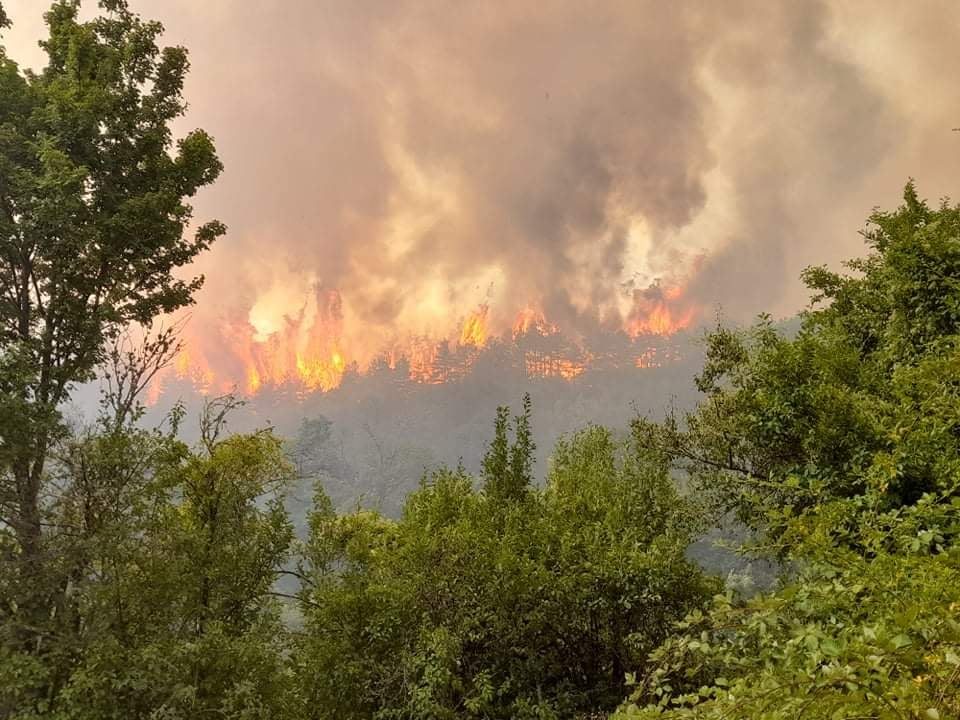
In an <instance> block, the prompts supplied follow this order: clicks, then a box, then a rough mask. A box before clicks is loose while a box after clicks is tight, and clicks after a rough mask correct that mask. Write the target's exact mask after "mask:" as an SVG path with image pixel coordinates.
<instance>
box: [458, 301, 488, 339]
mask: <svg viewBox="0 0 960 720" xmlns="http://www.w3.org/2000/svg"><path fill="white" fill-rule="evenodd" d="M489 309H490V308H489V307H488V306H487V305H486V304H483V305H481V306H480V307H478V308H477V309H476V310H474V311H473V312H472V313H470V315H468V316H467V319H466V321H464V323H463V329H462V330H461V331H460V344H461V345H473V346H474V347H478V348H481V347H483V346H484V345H485V344H486V343H487V311H488V310H489Z"/></svg>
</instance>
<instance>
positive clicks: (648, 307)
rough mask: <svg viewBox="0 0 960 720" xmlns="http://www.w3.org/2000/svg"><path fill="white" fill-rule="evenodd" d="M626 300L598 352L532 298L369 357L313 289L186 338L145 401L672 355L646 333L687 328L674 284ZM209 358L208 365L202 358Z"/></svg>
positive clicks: (531, 371)
mask: <svg viewBox="0 0 960 720" xmlns="http://www.w3.org/2000/svg"><path fill="white" fill-rule="evenodd" d="M630 300H631V307H630V310H629V312H628V314H627V316H626V317H625V318H624V322H623V330H624V331H625V332H622V333H619V334H617V333H614V334H613V335H610V337H612V338H615V337H620V338H622V339H621V340H615V341H612V342H613V344H612V345H610V346H609V347H607V348H606V349H605V350H602V349H598V348H592V349H591V348H589V347H584V346H583V345H581V344H579V342H574V341H571V340H568V339H565V338H564V337H563V335H562V334H561V332H560V329H559V328H558V326H557V325H555V324H553V323H551V322H550V321H549V320H548V319H547V317H546V315H545V314H544V312H543V311H542V310H539V309H537V308H536V307H535V306H532V305H531V306H527V307H525V308H524V309H522V310H521V311H520V312H518V313H517V314H516V315H515V316H514V321H513V322H512V323H511V324H510V325H508V326H507V328H506V329H505V331H504V332H503V333H502V334H499V335H498V334H496V332H495V331H494V330H493V329H492V327H491V323H492V316H491V312H490V307H489V305H488V304H486V303H484V304H481V305H479V306H477V307H476V309H475V310H473V311H472V312H470V313H468V314H467V315H466V317H465V319H464V320H463V322H462V323H461V325H460V329H459V338H456V336H455V339H453V340H451V341H446V340H443V339H439V338H437V337H430V336H427V335H422V336H418V337H410V338H407V339H400V340H398V341H396V342H395V343H394V344H393V345H392V346H390V347H389V349H387V350H386V351H381V352H379V354H369V353H368V354H364V353H363V352H361V351H363V350H364V348H355V347H351V345H350V344H349V343H348V342H347V340H346V337H345V334H344V311H343V302H342V299H341V297H340V293H339V292H337V291H336V290H331V289H327V288H323V287H318V286H315V287H314V288H313V290H312V291H311V293H310V294H309V296H308V297H307V299H306V300H305V301H304V302H303V303H302V304H301V305H300V307H297V308H295V310H294V311H292V312H288V313H277V312H274V313H273V315H271V314H270V312H269V311H270V308H269V307H267V308H266V309H265V308H264V306H263V305H262V304H261V305H260V306H258V308H257V314H256V315H254V312H253V311H252V310H251V313H250V314H249V316H248V317H247V318H242V319H239V320H236V319H235V320H233V321H225V322H224V323H223V325H222V329H221V334H220V337H219V338H218V343H217V345H216V346H215V347H216V353H214V349H213V348H212V347H211V346H210V345H209V344H204V343H203V342H198V343H190V342H189V341H190V339H189V337H188V338H186V342H187V343H189V347H188V348H185V349H183V350H181V352H180V353H179V355H178V356H177V357H176V359H175V362H174V363H173V365H172V367H171V368H169V369H168V372H166V373H161V374H160V375H158V376H157V378H156V379H155V381H154V383H153V384H152V385H151V387H150V388H148V391H147V398H146V400H147V402H149V403H150V404H153V403H155V402H156V401H157V400H158V399H159V398H160V396H161V395H162V392H163V388H164V385H165V384H167V383H169V382H170V381H171V380H172V379H174V378H175V379H179V380H181V381H184V382H187V383H189V384H190V385H192V386H193V387H194V388H195V389H197V390H199V391H200V392H201V393H204V394H207V393H209V392H211V391H212V390H213V389H214V388H217V389H219V390H220V391H222V392H225V391H231V390H233V389H234V388H235V387H237V386H239V387H241V388H242V390H243V392H245V393H247V394H249V395H255V394H257V393H260V392H264V391H265V390H267V389H269V388H274V389H281V388H289V389H291V390H293V391H295V392H296V393H297V394H302V393H307V392H315V391H322V392H327V391H330V390H333V389H335V388H337V387H339V386H340V385H341V383H342V382H343V378H344V376H345V375H346V374H347V373H348V372H360V373H362V372H370V371H373V370H374V369H376V368H383V369H384V370H386V371H389V372H392V373H399V377H403V378H405V379H406V380H409V381H410V382H414V383H421V384H439V383H444V382H449V381H452V380H455V379H457V378H460V377H463V376H465V375H466V374H468V373H469V372H470V370H471V368H472V367H473V365H474V364H475V362H476V361H477V359H478V358H479V357H481V356H482V354H483V353H484V352H487V351H488V350H489V349H491V348H499V349H498V350H497V352H501V353H506V355H505V356H508V357H512V358H514V360H513V361H511V362H514V365H515V367H517V368H520V369H522V371H523V372H524V373H525V374H526V375H527V376H528V377H530V378H559V379H563V380H574V379H575V378H578V377H580V376H581V375H583V374H584V373H585V372H586V371H587V370H589V369H591V368H593V367H596V368H598V369H599V368H626V367H635V368H655V367H660V366H661V365H663V364H665V363H667V362H671V361H672V360H675V359H676V354H675V352H674V351H673V350H671V349H670V346H669V343H667V344H664V343H663V342H662V341H659V340H656V339H655V338H658V337H668V336H670V335H672V334H673V333H676V332H678V331H679V330H682V329H684V328H686V327H688V326H689V325H690V324H691V323H692V322H693V321H694V319H695V318H696V317H697V315H698V313H699V308H698V307H697V306H696V305H695V304H694V303H692V302H689V301H687V300H686V299H685V297H684V293H683V288H682V287H681V286H669V287H661V286H660V285H657V284H655V285H652V286H650V287H648V288H646V289H645V290H635V291H633V293H632V296H631V298H630ZM494 338H496V340H494ZM199 339H200V340H204V339H205V338H199ZM208 342H209V341H208ZM214 355H215V357H216V362H215V363H211V362H210V361H209V357H210V356H214ZM364 359H366V360H364Z"/></svg>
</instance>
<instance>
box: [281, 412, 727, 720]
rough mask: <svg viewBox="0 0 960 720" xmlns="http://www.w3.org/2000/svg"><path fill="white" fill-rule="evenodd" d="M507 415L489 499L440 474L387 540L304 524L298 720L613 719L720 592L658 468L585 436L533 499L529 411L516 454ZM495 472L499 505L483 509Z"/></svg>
mask: <svg viewBox="0 0 960 720" xmlns="http://www.w3.org/2000/svg"><path fill="white" fill-rule="evenodd" d="M508 412H509V411H508V410H506V409H501V410H500V411H499V412H498V415H497V423H496V426H495V439H494V442H493V443H492V444H491V449H490V452H489V453H488V456H487V458H486V461H485V463H484V469H485V478H484V485H483V490H482V491H478V490H477V489H476V487H475V481H474V479H473V478H471V477H470V476H468V475H467V474H466V473H465V472H464V471H463V470H462V469H460V470H457V471H449V470H442V471H439V472H437V473H435V474H434V475H432V476H431V477H430V478H429V479H428V480H425V481H424V484H423V487H422V488H421V490H420V491H419V492H417V493H415V494H414V495H412V496H411V497H410V498H409V499H408V501H407V503H406V506H405V508H404V513H403V517H402V518H401V520H399V521H398V522H393V521H390V520H388V519H386V518H384V517H382V516H380V515H379V514H377V513H373V512H370V511H358V512H355V513H351V514H348V515H344V516H339V517H338V516H337V515H335V514H334V513H333V512H332V510H330V509H329V506H326V508H321V510H320V511H318V512H316V513H314V515H313V516H312V518H311V534H310V539H309V541H308V544H307V547H306V555H305V560H306V562H305V566H304V573H303V574H304V577H305V584H304V589H303V595H302V607H303V613H304V617H305V622H306V626H305V633H304V636H303V638H302V640H301V642H300V643H299V647H298V651H297V652H296V654H295V655H296V664H297V667H298V675H299V678H300V680H299V684H300V688H301V690H300V692H301V694H302V698H301V700H302V702H303V705H304V708H305V711H306V714H307V716H308V717H317V718H321V717H342V718H367V717H378V718H427V717H429V718H470V717H476V718H481V717H482V718H534V717H537V718H551V717H556V718H559V717H572V716H575V715H578V714H586V713H589V712H590V711H592V710H594V709H604V708H606V709H610V708H612V707H615V706H616V705H617V703H619V702H620V701H621V700H622V699H623V697H624V694H625V688H624V679H625V672H626V671H627V670H628V669H632V668H634V667H636V665H637V664H638V663H642V662H643V661H644V659H645V657H646V654H647V653H648V652H650V651H652V650H653V649H654V648H656V647H657V645H658V644H659V643H660V642H662V640H663V639H664V637H665V633H666V632H667V630H668V628H669V626H670V624H671V623H672V622H673V621H675V620H677V619H679V618H681V617H683V615H684V614H685V613H686V612H688V611H689V610H691V609H693V608H696V607H702V605H703V603H704V601H705V599H706V598H707V597H709V595H710V593H711V592H712V591H713V590H715V589H716V587H715V585H714V583H713V582H712V581H710V580H708V579H707V578H705V577H704V576H703V575H702V574H701V573H700V572H699V571H698V570H697V569H696V568H695V567H694V566H693V565H691V564H690V563H688V562H687V561H686V559H685V557H684V550H685V548H686V547H687V545H688V543H689V541H690V537H691V532H692V524H691V517H692V515H691V508H690V506H689V505H688V503H687V502H686V501H685V500H683V499H682V498H681V497H679V496H678V495H677V493H676V491H675V490H674V487H673V484H672V481H671V480H670V478H669V476H668V474H667V468H666V465H665V464H664V463H663V462H662V461H659V460H658V459H657V458H655V457H652V456H649V455H647V454H644V453H641V452H639V451H638V450H637V449H636V448H635V447H633V446H624V445H623V443H621V442H618V441H616V440H615V439H614V438H613V437H612V436H611V434H610V433H609V432H607V431H606V430H603V429H601V428H590V429H588V430H585V431H583V432H582V433H580V434H578V435H576V436H574V437H573V438H571V439H570V440H567V441H564V442H562V443H560V444H559V445H558V446H557V448H556V451H555V454H554V458H553V464H552V467H551V472H550V475H549V478H548V482H547V486H546V487H545V488H543V489H542V490H541V489H537V488H535V487H532V486H531V485H530V484H529V482H530V481H529V477H530V468H531V461H532V460H531V453H532V443H531V442H530V440H529V436H528V434H527V433H528V431H529V427H528V423H527V421H526V420H525V419H524V418H528V417H529V402H525V409H524V413H523V415H522V416H521V418H520V419H518V420H517V422H516V429H517V432H516V438H515V441H514V442H512V443H511V442H510V441H509V440H508V438H507V437H506V429H507V426H506V418H507V417H509V415H508ZM518 448H519V449H518ZM497 462H500V463H503V462H505V463H506V464H505V465H502V466H498V465H497ZM501 471H505V472H506V473H507V474H506V476H505V478H506V479H508V480H509V482H510V484H509V485H508V484H507V483H504V484H503V485H502V486H500V485H498V486H497V487H509V488H510V492H509V493H500V492H490V483H491V479H492V478H493V479H494V481H496V480H497V479H499V478H498V477H497V476H496V475H494V474H493V473H495V472H501ZM523 477H526V478H527V479H526V480H525V481H523V482H522V484H521V482H516V481H517V480H518V479H520V478H523Z"/></svg>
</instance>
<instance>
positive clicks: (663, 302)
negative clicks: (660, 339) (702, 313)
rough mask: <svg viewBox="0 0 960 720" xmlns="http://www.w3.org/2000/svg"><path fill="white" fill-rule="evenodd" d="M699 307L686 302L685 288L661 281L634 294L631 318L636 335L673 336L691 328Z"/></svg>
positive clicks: (632, 330) (631, 325)
mask: <svg viewBox="0 0 960 720" xmlns="http://www.w3.org/2000/svg"><path fill="white" fill-rule="evenodd" d="M697 312H698V309H697V308H696V307H695V306H694V305H692V304H687V303H684V301H683V289H682V288H680V287H676V286H675V287H668V288H662V287H660V285H658V284H654V285H651V286H650V287H648V288H646V289H645V290H635V291H634V293H633V309H632V310H631V312H630V316H629V318H628V320H627V323H628V328H629V332H630V334H631V335H632V336H634V337H637V336H639V335H672V334H673V333H675V332H678V331H680V330H683V329H685V328H687V327H689V325H690V323H691V322H693V319H694V318H695V317H696V315H697Z"/></svg>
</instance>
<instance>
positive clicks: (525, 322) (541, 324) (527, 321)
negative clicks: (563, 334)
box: [513, 307, 559, 338]
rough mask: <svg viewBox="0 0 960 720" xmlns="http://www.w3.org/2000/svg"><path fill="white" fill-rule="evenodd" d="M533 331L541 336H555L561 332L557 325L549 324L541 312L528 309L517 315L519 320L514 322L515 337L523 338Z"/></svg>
mask: <svg viewBox="0 0 960 720" xmlns="http://www.w3.org/2000/svg"><path fill="white" fill-rule="evenodd" d="M531 330H533V331H535V332H537V333H538V334H540V335H553V334H555V333H557V332H559V330H558V328H557V326H556V325H554V324H552V323H549V322H547V318H546V317H545V316H544V314H543V313H542V312H541V311H540V310H534V309H533V308H531V307H526V308H524V309H523V310H521V311H520V312H519V313H518V314H517V319H516V320H514V321H513V337H514V338H518V337H521V336H523V335H526V334H527V333H528V332H530V331H531Z"/></svg>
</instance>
